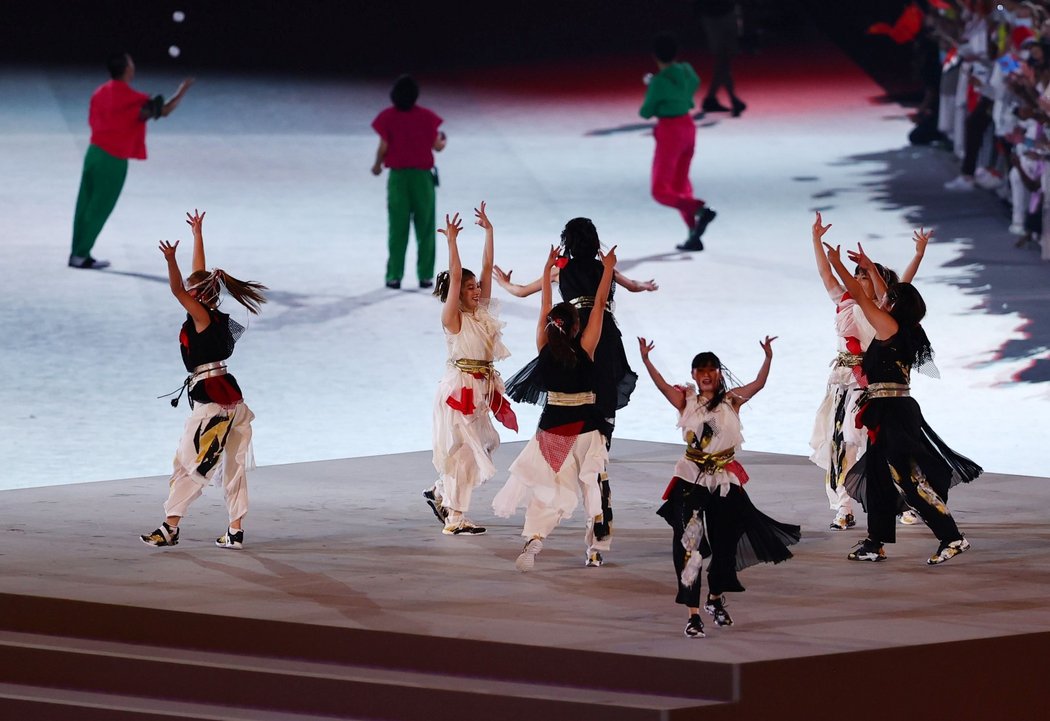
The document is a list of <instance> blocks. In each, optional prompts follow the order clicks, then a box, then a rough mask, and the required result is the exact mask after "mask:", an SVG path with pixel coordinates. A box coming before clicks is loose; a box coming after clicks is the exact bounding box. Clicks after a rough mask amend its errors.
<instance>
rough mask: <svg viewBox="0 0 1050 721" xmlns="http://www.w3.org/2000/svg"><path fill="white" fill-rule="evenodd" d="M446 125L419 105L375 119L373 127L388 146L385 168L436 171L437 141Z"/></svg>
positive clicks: (390, 110)
mask: <svg viewBox="0 0 1050 721" xmlns="http://www.w3.org/2000/svg"><path fill="white" fill-rule="evenodd" d="M442 122H443V121H442V120H441V117H440V116H439V115H437V114H436V113H434V112H432V111H430V110H427V109H426V108H424V107H421V106H419V105H416V106H413V107H412V109H411V110H398V109H397V108H394V107H390V108H387V109H386V110H384V111H383V112H381V113H380V114H379V115H377V116H376V119H375V120H373V121H372V127H373V128H374V129H375V131H376V132H377V133H379V137H381V138H382V139H383V140H385V141H386V143H387V151H386V156H385V157H384V158H383V164H384V165H385V166H386V167H388V168H393V169H395V170H404V169H407V168H413V169H416V170H430V169H431V168H433V167H434V141H435V140H437V136H438V126H440V125H441V123H442Z"/></svg>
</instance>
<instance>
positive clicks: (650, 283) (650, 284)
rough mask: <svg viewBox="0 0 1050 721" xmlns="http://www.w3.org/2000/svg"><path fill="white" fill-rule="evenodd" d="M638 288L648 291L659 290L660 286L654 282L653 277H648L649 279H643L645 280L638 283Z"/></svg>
mask: <svg viewBox="0 0 1050 721" xmlns="http://www.w3.org/2000/svg"><path fill="white" fill-rule="evenodd" d="M638 288H639V290H648V291H654V290H660V286H658V285H657V284H656V281H655V280H654V279H652V278H650V279H649V280H645V281H642V282H640V283H639V284H638Z"/></svg>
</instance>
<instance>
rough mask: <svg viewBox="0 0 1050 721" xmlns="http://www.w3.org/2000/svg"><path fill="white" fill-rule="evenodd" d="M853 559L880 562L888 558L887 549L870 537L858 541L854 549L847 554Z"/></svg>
mask: <svg viewBox="0 0 1050 721" xmlns="http://www.w3.org/2000/svg"><path fill="white" fill-rule="evenodd" d="M846 558H848V559H849V560H851V561H872V562H875V563H877V562H879V561H885V560H886V551H885V550H883V548H882V544H881V543H875V541H872V540H870V539H868V538H865V539H864V540H863V541H861V542H860V543H858V544H857V545H856V546H854V547H853V550H852V551H850V552H849V555H848V556H846Z"/></svg>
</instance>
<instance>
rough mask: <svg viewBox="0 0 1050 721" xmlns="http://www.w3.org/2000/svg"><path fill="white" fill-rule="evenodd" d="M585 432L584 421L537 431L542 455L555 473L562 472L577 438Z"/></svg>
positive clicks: (537, 439)
mask: <svg viewBox="0 0 1050 721" xmlns="http://www.w3.org/2000/svg"><path fill="white" fill-rule="evenodd" d="M582 430H583V421H577V422H576V423H566V424H565V425H563V426H557V427H555V428H548V429H546V430H543V429H541V430H538V431H536V441H537V442H538V443H539V446H540V453H542V454H543V458H544V459H545V460H546V461H547V465H549V466H550V467H551V468H552V469H553V470H554V472H555V473H557V472H558V471H560V470H561V467H562V464H564V463H565V459H566V458H568V457H569V451H571V450H572V445H573V444H574V443H575V442H576V437H577V436H579V435H580V431H582Z"/></svg>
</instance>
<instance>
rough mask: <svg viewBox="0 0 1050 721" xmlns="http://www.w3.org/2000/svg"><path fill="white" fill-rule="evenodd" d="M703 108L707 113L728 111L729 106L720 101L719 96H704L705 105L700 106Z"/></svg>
mask: <svg viewBox="0 0 1050 721" xmlns="http://www.w3.org/2000/svg"><path fill="white" fill-rule="evenodd" d="M700 108H701V110H703V111H704V112H705V113H728V112H729V108H727V107H726V106H725V105H722V103H720V102H718V98H704V103H703V105H701V106H700Z"/></svg>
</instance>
